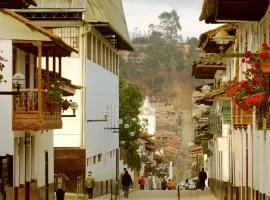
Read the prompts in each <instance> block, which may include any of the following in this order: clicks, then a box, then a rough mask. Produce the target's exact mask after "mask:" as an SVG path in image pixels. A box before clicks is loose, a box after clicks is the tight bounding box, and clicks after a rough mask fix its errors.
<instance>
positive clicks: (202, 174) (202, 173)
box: [199, 168, 207, 190]
mask: <svg viewBox="0 0 270 200" xmlns="http://www.w3.org/2000/svg"><path fill="white" fill-rule="evenodd" d="M206 179H207V174H206V172H205V171H204V168H202V171H200V173H199V188H200V189H201V190H204V188H205V180H206Z"/></svg>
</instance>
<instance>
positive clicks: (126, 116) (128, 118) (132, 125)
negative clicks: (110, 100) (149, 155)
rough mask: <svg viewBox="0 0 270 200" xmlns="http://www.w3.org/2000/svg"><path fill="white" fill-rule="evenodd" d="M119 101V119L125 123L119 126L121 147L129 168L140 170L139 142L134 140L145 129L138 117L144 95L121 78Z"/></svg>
mask: <svg viewBox="0 0 270 200" xmlns="http://www.w3.org/2000/svg"><path fill="white" fill-rule="evenodd" d="M119 101H120V111H119V118H120V119H123V123H122V124H120V125H119V139H120V147H121V150H122V152H123V155H124V160H125V161H126V162H127V165H128V167H129V168H131V169H136V170H140V169H141V161H140V156H139V154H138V152H137V150H138V148H139V141H138V140H136V139H134V138H138V136H139V134H140V133H141V131H142V129H143V126H142V125H141V124H140V122H139V119H138V115H139V113H140V111H139V108H140V107H141V105H142V101H143V95H142V92H141V90H140V89H139V88H138V87H137V86H136V85H134V84H132V83H127V82H125V81H124V80H123V79H121V78H120V84H119ZM126 124H128V125H129V127H128V128H127V127H126ZM130 132H133V133H134V134H135V135H134V136H131V135H129V133H130ZM121 141H122V142H121Z"/></svg>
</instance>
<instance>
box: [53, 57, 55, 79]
mask: <svg viewBox="0 0 270 200" xmlns="http://www.w3.org/2000/svg"><path fill="white" fill-rule="evenodd" d="M53 79H54V82H55V81H56V63H55V55H54V56H53Z"/></svg>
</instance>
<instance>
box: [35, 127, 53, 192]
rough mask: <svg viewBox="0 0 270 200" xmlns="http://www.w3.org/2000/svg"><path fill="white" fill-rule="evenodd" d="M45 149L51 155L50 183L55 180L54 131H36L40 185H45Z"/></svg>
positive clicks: (37, 176)
mask: <svg viewBox="0 0 270 200" xmlns="http://www.w3.org/2000/svg"><path fill="white" fill-rule="evenodd" d="M45 151H48V153H49V155H48V157H49V184H50V183H53V182H54V149H53V131H52V130H49V131H43V133H42V134H41V133H40V132H37V133H35V154H36V155H35V175H36V179H37V183H38V187H40V186H44V185H45Z"/></svg>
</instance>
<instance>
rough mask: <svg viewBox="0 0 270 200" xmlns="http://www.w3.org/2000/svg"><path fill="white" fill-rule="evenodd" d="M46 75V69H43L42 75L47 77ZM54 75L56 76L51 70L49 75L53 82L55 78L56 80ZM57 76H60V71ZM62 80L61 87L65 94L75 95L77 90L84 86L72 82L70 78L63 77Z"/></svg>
mask: <svg viewBox="0 0 270 200" xmlns="http://www.w3.org/2000/svg"><path fill="white" fill-rule="evenodd" d="M45 76H46V70H45V69H42V77H43V78H45ZM53 76H54V74H53V72H52V71H49V77H50V82H51V83H53V80H54V77H53ZM56 77H59V73H56ZM61 80H62V85H61V89H62V94H63V96H73V95H75V92H76V90H78V89H81V88H82V86H78V85H74V84H72V83H71V80H70V79H67V78H64V77H62V78H61Z"/></svg>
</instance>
